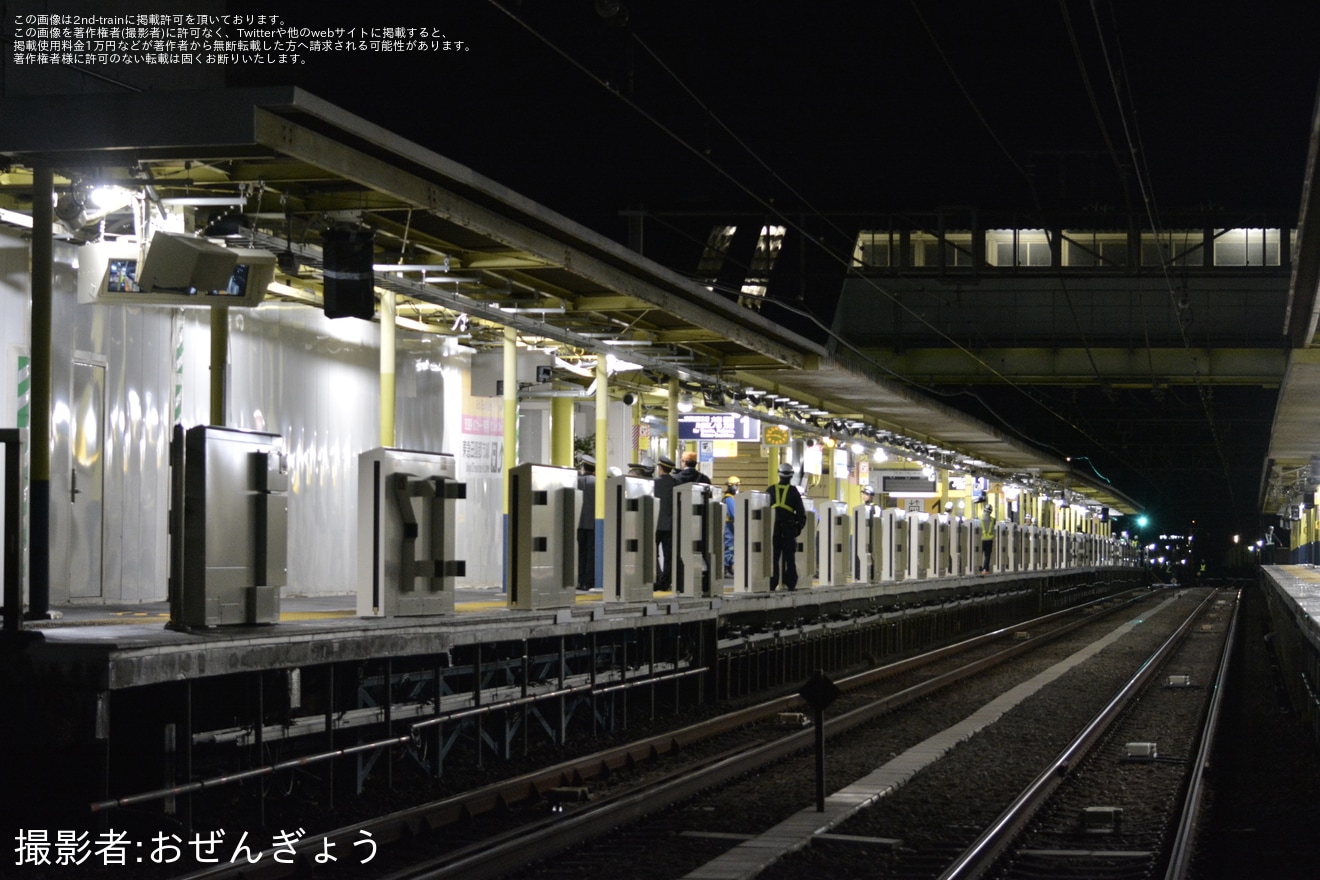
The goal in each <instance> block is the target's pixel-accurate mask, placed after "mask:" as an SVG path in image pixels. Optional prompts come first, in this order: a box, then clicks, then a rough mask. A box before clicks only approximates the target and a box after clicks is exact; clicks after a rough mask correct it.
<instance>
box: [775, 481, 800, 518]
mask: <svg viewBox="0 0 1320 880" xmlns="http://www.w3.org/2000/svg"><path fill="white" fill-rule="evenodd" d="M791 488H793V487H792V486H790V485H788V484H787V483H780V484H779V485H777V486H775V503H774V504H771V505H770V508H771V509H772V510H773V509H774V508H776V507H777V508H779V509H780V510H787V511H788V512H789V513H797V511H796V510H794V509H793V506H792V505H791V504H789V503H788V501H787V498H788V490H789V489H791Z"/></svg>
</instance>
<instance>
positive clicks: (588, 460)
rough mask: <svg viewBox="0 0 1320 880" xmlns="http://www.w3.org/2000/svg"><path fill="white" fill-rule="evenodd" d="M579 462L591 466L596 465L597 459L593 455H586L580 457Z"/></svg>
mask: <svg viewBox="0 0 1320 880" xmlns="http://www.w3.org/2000/svg"><path fill="white" fill-rule="evenodd" d="M578 464H585V465H590V466H591V467H595V466H596V459H595V458H594V457H593V456H590V455H584V456H582V457H581V458H579V459H578Z"/></svg>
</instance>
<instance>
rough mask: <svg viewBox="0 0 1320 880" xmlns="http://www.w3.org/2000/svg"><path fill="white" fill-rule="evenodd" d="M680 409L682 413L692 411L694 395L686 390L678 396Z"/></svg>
mask: <svg viewBox="0 0 1320 880" xmlns="http://www.w3.org/2000/svg"><path fill="white" fill-rule="evenodd" d="M678 411H679V412H681V413H690V412H692V395H691V394H688V393H687V392H684V393H683V394H680V395H679V397H678Z"/></svg>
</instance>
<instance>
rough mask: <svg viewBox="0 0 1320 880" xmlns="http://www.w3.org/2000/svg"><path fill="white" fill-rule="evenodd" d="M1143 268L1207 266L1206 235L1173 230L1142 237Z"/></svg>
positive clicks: (1199, 232) (1144, 234)
mask: <svg viewBox="0 0 1320 880" xmlns="http://www.w3.org/2000/svg"><path fill="white" fill-rule="evenodd" d="M1141 265H1143V266H1203V265H1205V233H1203V232H1201V231H1200V230H1171V231H1168V232H1161V233H1159V234H1158V235H1156V234H1154V233H1150V232H1144V233H1142V235H1141Z"/></svg>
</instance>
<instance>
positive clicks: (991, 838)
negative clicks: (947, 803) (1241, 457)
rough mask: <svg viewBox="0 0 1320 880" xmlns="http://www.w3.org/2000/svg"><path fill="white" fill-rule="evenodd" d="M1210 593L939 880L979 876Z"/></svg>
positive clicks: (1178, 638)
mask: <svg viewBox="0 0 1320 880" xmlns="http://www.w3.org/2000/svg"><path fill="white" fill-rule="evenodd" d="M1217 595H1218V593H1217V592H1211V593H1210V595H1208V596H1207V597H1206V598H1205V600H1204V601H1202V602H1201V604H1200V605H1198V606H1197V607H1196V608H1195V609H1194V610H1193V611H1192V613H1191V614H1189V615H1188V616H1187V619H1186V620H1185V621H1183V623H1182V625H1181V626H1179V627H1178V629H1177V630H1175V631H1174V633H1173V634H1172V635H1170V636H1169V638H1168V639H1166V640H1165V642H1164V643H1163V644H1162V645H1160V647H1159V648H1157V649H1156V650H1155V651H1154V652H1153V653H1152V654H1151V655H1150V656H1149V657H1147V658H1146V660H1145V661H1144V662H1143V663H1142V664H1141V666H1140V667H1138V669H1137V671H1136V673H1135V674H1133V676H1132V677H1131V678H1130V679H1128V681H1127V683H1126V684H1124V685H1123V687H1122V688H1120V689H1119V690H1118V691H1117V692H1116V693H1115V694H1114V696H1113V697H1112V698H1111V699H1110V701H1109V703H1108V704H1106V705H1105V707H1104V708H1103V709H1101V710H1100V711H1099V712H1098V713H1097V714H1096V716H1095V717H1094V718H1092V719H1091V720H1090V721H1089V722H1088V723H1087V724H1086V726H1085V727H1083V728H1082V730H1081V732H1080V733H1078V734H1077V736H1076V737H1074V738H1073V740H1072V742H1070V743H1069V744H1068V745H1067V746H1066V747H1065V748H1064V750H1063V751H1062V752H1060V753H1059V755H1058V756H1057V757H1056V758H1054V760H1052V761H1051V762H1050V764H1049V766H1048V767H1046V768H1045V770H1044V771H1042V772H1041V774H1040V775H1039V776H1037V777H1036V778H1035V779H1034V780H1033V781H1032V782H1031V783H1030V784H1029V785H1028V786H1027V787H1026V788H1025V789H1023V791H1022V793H1021V794H1019V795H1018V796H1017V798H1016V799H1015V800H1014V801H1013V803H1012V804H1010V805H1009V806H1008V808H1007V809H1006V810H1004V812H1003V813H1001V814H1000V815H999V816H998V817H997V818H996V819H995V820H994V821H993V822H991V823H990V825H989V826H987V828H986V829H985V831H983V832H982V833H981V835H980V836H979V837H978V838H977V839H976V840H975V841H974V842H973V843H972V845H971V846H969V847H968V848H967V849H966V850H965V851H964V852H963V853H962V854H961V855H960V856H958V858H956V859H954V861H953V862H952V863H951V864H950V865H949V866H948V867H947V868H946V869H945V870H944V872H943V873H941V874H940V875H939V880H970V878H976V877H981V876H984V874H985V872H986V871H987V870H988V869H989V868H990V866H991V864H992V863H993V862H994V861H995V860H996V859H997V858H999V856H1000V855H1001V854H1002V853H1003V852H1004V851H1005V850H1006V849H1007V848H1008V847H1009V845H1010V844H1011V843H1012V842H1013V840H1014V838H1016V836H1017V835H1018V834H1019V833H1020V832H1021V830H1022V829H1023V827H1024V826H1025V825H1026V823H1027V822H1028V821H1029V820H1030V819H1031V817H1032V815H1034V814H1035V812H1036V810H1037V809H1038V808H1039V807H1040V806H1041V805H1042V804H1044V803H1045V801H1046V800H1048V799H1049V797H1050V795H1051V794H1053V793H1054V790H1055V789H1056V788H1058V786H1059V785H1060V784H1061V783H1062V782H1063V779H1064V777H1066V776H1067V775H1068V773H1069V771H1070V770H1071V769H1072V768H1073V766H1075V765H1076V764H1077V763H1078V762H1080V761H1081V760H1082V759H1083V758H1085V757H1086V755H1087V754H1088V753H1089V752H1090V750H1091V748H1092V747H1094V746H1095V745H1096V743H1098V742H1099V741H1100V739H1101V738H1102V737H1103V736H1104V734H1105V733H1107V732H1108V731H1109V729H1110V728H1111V727H1112V726H1113V724H1114V723H1115V722H1116V721H1117V720H1118V718H1119V716H1120V715H1121V714H1122V712H1123V710H1124V709H1125V708H1126V707H1127V706H1128V704H1129V703H1130V702H1131V701H1132V700H1133V699H1134V698H1135V697H1136V696H1137V695H1138V694H1139V693H1140V692H1141V690H1142V689H1143V688H1144V687H1145V685H1146V683H1147V682H1149V681H1150V679H1151V677H1152V676H1154V675H1155V672H1156V671H1157V669H1158V668H1159V666H1160V664H1161V663H1162V662H1163V661H1164V660H1165V659H1166V658H1167V657H1168V656H1169V655H1170V654H1171V653H1173V651H1174V649H1175V648H1177V647H1178V646H1179V645H1180V644H1181V643H1182V641H1183V639H1184V638H1186V636H1187V633H1188V632H1189V631H1190V630H1191V626H1192V623H1193V622H1194V621H1195V620H1196V619H1197V618H1199V617H1200V616H1201V614H1202V613H1204V611H1205V610H1206V608H1208V607H1209V606H1210V605H1211V603H1212V602H1213V601H1214V600H1215V598H1216V597H1217Z"/></svg>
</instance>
